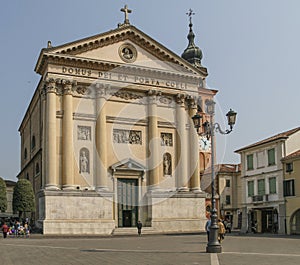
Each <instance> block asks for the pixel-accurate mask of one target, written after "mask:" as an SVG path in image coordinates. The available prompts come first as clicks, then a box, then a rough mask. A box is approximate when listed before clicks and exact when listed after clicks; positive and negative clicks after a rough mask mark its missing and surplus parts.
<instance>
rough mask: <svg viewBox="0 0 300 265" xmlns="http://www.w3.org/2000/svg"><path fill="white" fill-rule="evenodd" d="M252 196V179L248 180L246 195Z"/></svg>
mask: <svg viewBox="0 0 300 265" xmlns="http://www.w3.org/2000/svg"><path fill="white" fill-rule="evenodd" d="M252 196H254V181H253V180H251V181H248V197H252Z"/></svg>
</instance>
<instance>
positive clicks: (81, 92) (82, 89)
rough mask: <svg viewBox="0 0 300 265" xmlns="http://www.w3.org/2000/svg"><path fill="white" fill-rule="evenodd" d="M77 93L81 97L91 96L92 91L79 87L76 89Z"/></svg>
mask: <svg viewBox="0 0 300 265" xmlns="http://www.w3.org/2000/svg"><path fill="white" fill-rule="evenodd" d="M76 92H77V93H78V94H80V95H88V94H90V90H89V89H88V88H87V87H86V86H78V87H77V88H76Z"/></svg>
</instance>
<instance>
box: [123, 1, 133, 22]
mask: <svg viewBox="0 0 300 265" xmlns="http://www.w3.org/2000/svg"><path fill="white" fill-rule="evenodd" d="M121 11H122V12H124V13H125V20H124V24H130V23H129V19H128V14H130V13H131V12H132V10H131V9H128V7H127V5H125V6H124V8H121Z"/></svg>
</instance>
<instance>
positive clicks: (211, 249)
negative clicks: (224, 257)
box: [206, 244, 222, 253]
mask: <svg viewBox="0 0 300 265" xmlns="http://www.w3.org/2000/svg"><path fill="white" fill-rule="evenodd" d="M206 253H222V246H221V245H220V244H218V245H207V246H206Z"/></svg>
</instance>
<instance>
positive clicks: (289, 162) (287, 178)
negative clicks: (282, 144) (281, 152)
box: [282, 150, 300, 234]
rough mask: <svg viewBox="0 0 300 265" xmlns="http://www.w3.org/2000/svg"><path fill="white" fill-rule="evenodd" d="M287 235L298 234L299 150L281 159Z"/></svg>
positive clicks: (299, 221) (299, 196)
mask: <svg viewBox="0 0 300 265" xmlns="http://www.w3.org/2000/svg"><path fill="white" fill-rule="evenodd" d="M282 163H283V168H284V180H283V193H284V198H285V208H286V232H287V234H300V150H298V151H296V152H294V153H292V154H290V155H288V156H286V157H284V158H283V159H282Z"/></svg>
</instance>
